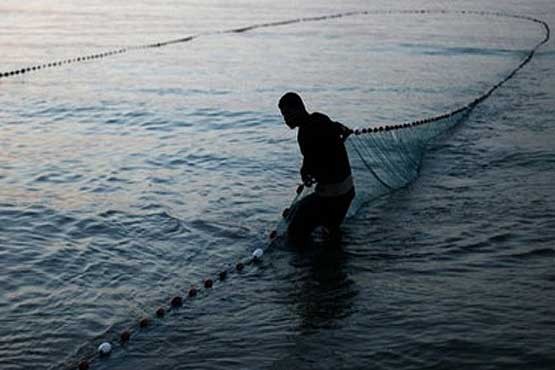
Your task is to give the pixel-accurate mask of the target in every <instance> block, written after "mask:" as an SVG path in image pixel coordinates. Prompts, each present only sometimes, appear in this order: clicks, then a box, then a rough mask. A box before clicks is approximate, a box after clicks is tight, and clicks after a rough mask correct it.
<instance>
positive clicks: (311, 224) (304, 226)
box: [287, 193, 322, 246]
mask: <svg viewBox="0 0 555 370" xmlns="http://www.w3.org/2000/svg"><path fill="white" fill-rule="evenodd" d="M292 212H293V215H292V216H291V220H290V221H289V226H288V227H287V235H288V237H289V240H291V241H292V242H293V243H294V244H296V245H298V246H301V245H303V244H304V243H305V242H306V241H307V239H308V237H309V236H310V233H312V231H313V230H314V229H315V228H316V226H318V225H320V224H321V217H322V204H321V198H320V197H319V196H318V195H316V194H315V193H312V194H310V195H307V196H306V197H304V198H303V199H301V200H300V201H299V203H298V204H297V205H296V206H295V208H294V209H293V210H292Z"/></svg>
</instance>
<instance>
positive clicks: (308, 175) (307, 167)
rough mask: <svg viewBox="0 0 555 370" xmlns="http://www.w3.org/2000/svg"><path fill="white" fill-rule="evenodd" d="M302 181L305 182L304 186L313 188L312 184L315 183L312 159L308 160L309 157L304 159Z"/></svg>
mask: <svg viewBox="0 0 555 370" xmlns="http://www.w3.org/2000/svg"><path fill="white" fill-rule="evenodd" d="M301 180H302V181H303V184H305V185H306V186H308V187H310V186H312V184H313V183H314V176H313V175H312V170H311V164H310V158H307V156H305V157H304V158H303V164H302V166H301Z"/></svg>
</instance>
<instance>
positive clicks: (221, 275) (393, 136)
mask: <svg viewBox="0 0 555 370" xmlns="http://www.w3.org/2000/svg"><path fill="white" fill-rule="evenodd" d="M388 14H391V15H442V14H445V15H461V16H462V15H464V16H484V17H502V18H509V19H515V20H524V21H528V22H533V23H536V24H538V25H540V26H541V28H542V29H543V31H544V37H543V39H542V40H541V41H539V42H538V43H537V44H536V45H535V46H534V47H533V48H532V49H530V50H529V51H528V52H527V54H526V56H525V57H524V59H523V60H522V61H521V62H520V63H518V65H516V66H515V67H514V68H513V69H512V70H511V71H510V72H509V73H508V74H507V75H506V76H505V77H503V78H502V79H500V80H499V81H498V82H497V83H495V84H494V85H492V86H491V87H490V88H489V89H487V90H486V91H485V92H484V93H483V94H481V95H479V96H477V97H476V98H475V99H473V100H471V101H470V102H468V103H467V104H465V105H463V106H461V107H459V108H456V109H453V110H451V111H449V112H446V113H443V114H439V115H436V116H431V117H426V118H423V119H419V120H415V121H411V122H404V123H394V124H383V125H379V126H377V127H367V128H357V129H354V130H353V132H352V133H353V135H352V136H351V137H350V138H349V139H348V144H349V145H351V146H352V148H353V149H354V150H355V152H356V153H357V154H358V156H359V157H360V158H359V160H360V162H361V163H362V164H363V165H364V167H365V168H366V169H367V170H368V171H369V172H370V173H371V174H372V176H373V177H374V179H375V180H376V182H377V184H378V185H379V186H381V187H383V188H384V189H386V190H391V189H395V188H398V187H399V186H402V185H403V184H406V183H407V182H408V181H410V180H411V179H413V178H414V176H415V173H417V171H418V167H419V163H420V158H421V156H422V150H421V147H422V146H423V145H425V144H426V143H427V142H428V141H429V140H430V139H431V138H433V137H435V136H437V134H439V133H441V132H444V131H445V129H446V128H449V127H452V126H453V125H454V124H456V123H458V122H460V121H461V118H462V117H464V116H465V115H467V114H468V113H469V112H470V111H471V110H472V109H473V108H474V107H475V106H476V105H478V104H479V103H481V102H482V101H484V100H485V99H487V98H488V97H489V96H490V95H491V94H492V93H493V92H494V91H495V90H497V89H498V88H499V87H501V86H502V85H503V84H505V83H506V82H507V81H508V80H510V79H511V78H513V77H514V76H515V74H516V73H517V72H518V71H520V70H521V69H522V68H523V67H524V66H525V65H526V64H528V63H529V62H530V60H532V58H533V57H534V55H535V53H536V51H537V50H538V49H539V48H540V47H541V46H542V45H544V44H546V43H547V42H548V40H549V39H550V28H549V25H548V24H547V23H546V22H544V21H542V20H540V19H538V18H534V17H530V16H525V15H517V14H511V13H504V12H491V11H477V10H426V9H417V10H372V11H352V12H345V13H338V14H332V15H323V16H316V17H304V18H296V19H290V20H285V21H277V22H269V23H261V24H254V25H250V26H245V27H239V28H233V29H229V30H224V31H215V32H209V33H202V34H197V35H191V36H187V37H183V38H178V39H173V40H167V41H162V42H157V43H150V44H144V45H137V46H129V47H123V48H118V49H114V50H109V51H105V52H101V53H96V54H90V55H85V56H79V57H75V58H68V59H63V60H58V61H53V62H48V63H42V64H35V65H31V66H26V67H22V68H16V69H13V70H10V71H5V72H0V82H1V81H2V80H5V79H9V78H13V77H16V76H21V75H28V74H32V73H36V72H39V71H44V70H48V69H51V68H55V67H61V66H65V65H69V64H75V63H83V62H91V61H95V60H100V59H104V58H108V57H112V56H116V55H121V54H124V53H128V52H132V51H136V50H145V49H155V48H160V47H165V46H169V45H174V44H180V43H187V42H191V41H193V40H195V39H197V38H200V37H203V36H206V35H214V34H229V33H243V32H248V31H252V30H256V29H260V28H269V27H278V26H286V25H290V24H295V23H302V22H318V21H325V20H332V19H336V18H342V17H350V16H360V15H388ZM432 123H434V124H432ZM417 131H418V132H423V134H420V133H419V134H417V133H416V132H417ZM410 141H414V142H415V143H416V144H414V145H413V146H417V147H418V148H420V149H419V150H418V151H416V152H414V153H413V152H410V151H409V150H407V149H406V143H408V142H410ZM391 143H395V144H396V145H398V147H396V148H395V149H397V150H398V155H397V157H398V159H397V161H403V162H402V163H408V164H410V165H406V166H407V168H405V169H403V170H402V171H401V170H400V169H399V168H395V166H397V167H399V166H398V165H399V163H401V162H395V163H393V162H392V160H391V159H390V158H388V157H387V156H386V155H385V154H384V153H385V150H382V149H383V148H384V147H385V146H389V145H391ZM376 156H379V158H378V159H379V160H380V161H383V162H384V163H390V162H391V163H390V169H389V173H386V172H385V171H383V170H378V169H376V168H375V165H373V162H372V161H370V160H369V159H368V158H373V157H376ZM304 194H305V189H304V187H303V186H302V185H300V186H299V187H298V188H297V192H296V196H295V198H294V199H293V201H292V202H291V207H290V208H288V209H286V210H284V211H283V214H282V219H281V220H280V222H279V223H278V225H277V228H276V229H275V230H273V231H272V232H270V234H269V236H268V237H269V239H270V242H269V243H267V245H266V247H265V249H262V248H258V249H255V250H254V251H253V252H252V254H251V255H250V256H248V257H247V258H245V259H244V260H241V261H239V262H237V263H236V264H235V265H232V266H228V267H226V268H224V269H222V270H220V271H218V272H217V273H215V274H214V276H212V277H209V278H206V279H205V280H203V281H202V284H201V287H202V288H200V287H197V286H195V285H193V286H190V287H189V288H188V289H186V290H184V291H183V294H181V295H175V296H173V297H171V298H169V299H168V304H167V306H163V307H158V308H157V309H156V310H155V311H154V312H153V314H152V316H146V317H143V318H141V319H139V320H138V321H137V322H136V323H135V324H130V325H129V326H128V328H127V329H124V330H123V331H122V332H121V333H119V335H118V336H117V337H113V336H112V338H107V335H106V336H105V338H103V340H99V341H98V347H97V349H96V351H90V353H88V354H85V355H80V358H78V359H71V360H69V361H66V362H65V363H64V365H63V366H64V367H66V368H70V369H79V370H87V369H89V367H90V366H91V364H92V363H93V362H94V361H95V360H96V359H98V358H100V357H105V356H109V355H110V353H112V352H113V351H114V350H117V349H118V348H121V347H124V346H125V345H126V344H127V343H129V342H130V341H131V340H132V339H133V337H134V336H136V335H138V334H139V333H140V331H141V330H145V329H148V328H149V327H151V326H153V325H155V324H156V321H157V320H162V319H164V318H165V317H166V316H167V315H168V314H171V313H172V312H173V311H175V310H179V309H181V308H182V307H183V306H185V304H186V303H187V302H188V301H191V300H194V299H198V298H199V295H200V294H201V293H202V292H208V291H210V290H211V289H213V287H214V286H215V285H219V284H223V283H224V282H225V281H226V279H228V278H229V277H230V276H231V275H237V274H239V273H241V272H242V271H243V270H244V269H246V268H248V267H250V266H253V265H256V264H257V263H260V262H261V261H262V258H263V255H264V253H265V250H266V249H268V248H269V246H271V245H272V243H273V242H274V241H276V240H277V239H278V238H279V237H281V236H283V235H284V234H285V230H286V227H287V220H288V219H290V218H291V217H292V216H293V215H294V213H295V203H296V202H297V200H298V199H299V198H301V197H302V196H303V195H304ZM56 368H58V367H56Z"/></svg>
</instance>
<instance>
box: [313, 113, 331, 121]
mask: <svg viewBox="0 0 555 370" xmlns="http://www.w3.org/2000/svg"><path fill="white" fill-rule="evenodd" d="M310 122H311V123H316V124H321V123H328V122H331V119H330V118H329V117H328V116H326V115H325V114H324V113H320V112H313V113H310Z"/></svg>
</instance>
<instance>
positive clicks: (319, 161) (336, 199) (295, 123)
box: [278, 92, 355, 243]
mask: <svg viewBox="0 0 555 370" xmlns="http://www.w3.org/2000/svg"><path fill="white" fill-rule="evenodd" d="M278 106H279V109H280V111H281V114H282V115H283V118H284V120H285V124H286V125H287V126H289V128H291V129H294V128H296V127H298V128H299V131H298V133H297V141H298V143H299V147H300V149H301V153H302V155H303V164H302V167H301V178H302V181H303V184H304V185H305V186H309V187H310V186H311V185H312V184H313V183H316V188H315V191H314V193H312V194H310V195H308V196H306V197H305V198H303V199H302V200H301V201H300V202H299V203H298V204H297V205H296V206H295V209H294V210H292V212H291V220H290V223H289V227H288V235H289V237H290V239H291V240H293V241H294V242H296V243H303V242H305V241H306V239H307V238H308V237H309V236H310V234H311V232H312V231H313V230H314V229H315V228H316V227H317V226H323V227H325V229H326V230H327V231H328V232H329V234H330V235H331V236H333V237H337V236H338V235H339V225H341V222H343V219H344V218H345V215H346V214H347V211H348V209H349V206H350V205H351V201H352V200H353V198H354V196H355V189H354V185H353V178H352V176H351V165H350V163H349V157H348V155H347V150H346V149H345V145H344V141H345V140H346V139H347V137H348V136H349V135H350V134H351V133H352V130H351V129H349V128H347V127H345V126H343V125H342V124H340V123H338V122H334V121H332V120H330V119H329V117H328V116H326V115H324V114H322V113H316V112H315V113H308V112H307V110H306V108H305V105H304V103H303V101H302V99H301V97H300V96H299V95H298V94H296V93H294V92H288V93H287V94H285V95H283V96H282V97H281V99H280V100H279V104H278Z"/></svg>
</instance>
